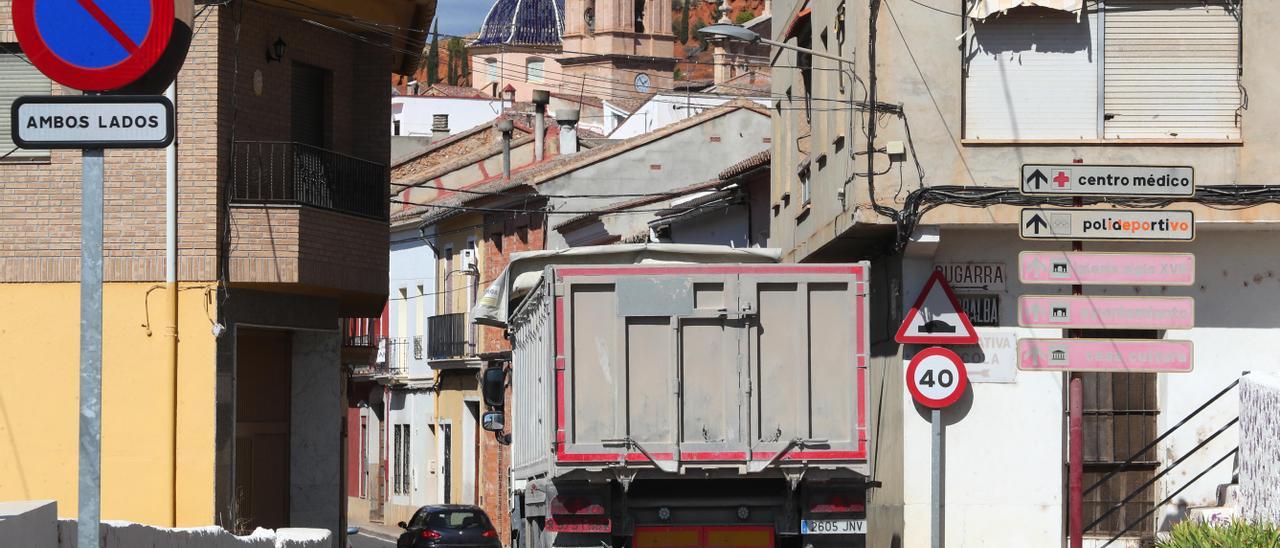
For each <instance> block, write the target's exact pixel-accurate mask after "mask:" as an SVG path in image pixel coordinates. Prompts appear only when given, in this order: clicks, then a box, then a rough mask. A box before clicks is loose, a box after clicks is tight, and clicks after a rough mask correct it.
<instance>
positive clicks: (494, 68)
mask: <svg viewBox="0 0 1280 548" xmlns="http://www.w3.org/2000/svg"><path fill="white" fill-rule="evenodd" d="M484 75H485V76H488V77H489V81H490V82H497V81H498V60H497V59H494V58H493V57H490V58H488V59H485V60H484Z"/></svg>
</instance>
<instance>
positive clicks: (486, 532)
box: [480, 529, 498, 538]
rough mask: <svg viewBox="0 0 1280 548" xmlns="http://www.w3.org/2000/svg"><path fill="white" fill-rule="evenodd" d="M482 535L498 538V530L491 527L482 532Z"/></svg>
mask: <svg viewBox="0 0 1280 548" xmlns="http://www.w3.org/2000/svg"><path fill="white" fill-rule="evenodd" d="M480 536H482V537H484V538H498V532H497V531H494V530H493V529H489V530H487V531H485V532H483V533H480Z"/></svg>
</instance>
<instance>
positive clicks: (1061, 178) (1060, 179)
mask: <svg viewBox="0 0 1280 548" xmlns="http://www.w3.org/2000/svg"><path fill="white" fill-rule="evenodd" d="M1070 180H1071V178H1070V177H1067V172H1065V171H1059V172H1058V176H1057V177H1054V178H1053V182H1055V183H1058V188H1062V187H1065V186H1067V182H1068V181H1070Z"/></svg>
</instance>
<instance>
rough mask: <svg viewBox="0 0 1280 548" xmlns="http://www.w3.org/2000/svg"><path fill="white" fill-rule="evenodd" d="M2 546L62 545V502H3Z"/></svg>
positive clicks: (0, 508) (48, 547)
mask: <svg viewBox="0 0 1280 548" xmlns="http://www.w3.org/2000/svg"><path fill="white" fill-rule="evenodd" d="M0 546H22V547H24V548H58V503H57V502H56V501H52V500H24V501H16V502H0Z"/></svg>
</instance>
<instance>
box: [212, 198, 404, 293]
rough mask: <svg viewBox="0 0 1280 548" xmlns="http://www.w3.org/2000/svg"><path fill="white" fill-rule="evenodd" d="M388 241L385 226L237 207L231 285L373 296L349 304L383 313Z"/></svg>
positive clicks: (306, 211) (307, 212)
mask: <svg viewBox="0 0 1280 548" xmlns="http://www.w3.org/2000/svg"><path fill="white" fill-rule="evenodd" d="M388 241H389V234H388V229H387V224H386V223H385V222H384V221H379V220H373V219H365V218H361V217H353V216H350V215H344V214H341V213H335V212H332V211H326V210H322V209H315V208H309V207H299V206H258V205H235V206H233V207H232V208H231V238H230V245H229V248H228V249H229V250H230V251H229V257H228V261H227V262H228V271H229V275H228V280H229V281H230V282H231V283H236V284H263V283H268V284H298V285H301V286H309V287H321V288H334V289H338V290H341V291H350V292H355V293H365V294H369V295H371V297H370V298H369V299H360V300H359V301H358V302H352V303H349V304H352V305H356V306H358V307H360V308H362V309H363V308H368V307H370V306H374V307H375V308H378V309H380V307H381V302H382V301H381V297H382V296H383V295H385V292H386V288H387V268H388V261H389V260H390V259H389V257H390V255H389V252H388V251H387V245H388V243H387V242H388ZM374 295H376V296H377V297H376V298H374V297H372V296H374ZM353 297H354V296H353ZM365 301H368V302H365ZM377 312H378V310H374V309H369V310H365V311H364V313H363V314H355V313H354V311H352V314H351V315H364V316H372V315H376V314H377ZM344 313H346V312H344Z"/></svg>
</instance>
